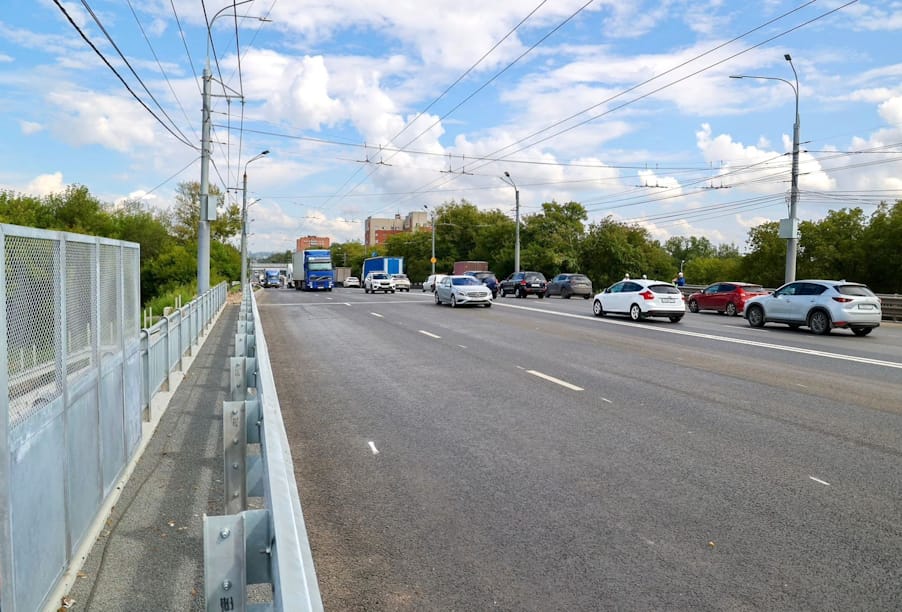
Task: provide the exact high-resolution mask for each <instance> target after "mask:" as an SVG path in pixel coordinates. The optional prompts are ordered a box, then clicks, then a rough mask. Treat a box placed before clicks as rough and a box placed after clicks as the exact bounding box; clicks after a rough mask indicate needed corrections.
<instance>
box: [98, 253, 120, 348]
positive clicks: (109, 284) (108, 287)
mask: <svg viewBox="0 0 902 612" xmlns="http://www.w3.org/2000/svg"><path fill="white" fill-rule="evenodd" d="M99 280H100V282H99V283H98V284H99V286H100V304H99V306H100V352H101V359H104V358H106V357H107V356H110V355H111V354H113V353H115V352H116V351H117V350H118V348H119V346H120V342H121V337H120V326H121V316H120V314H119V313H120V309H121V308H122V303H121V300H120V299H119V283H120V281H121V280H122V278H121V274H120V266H119V247H117V246H114V245H110V244H101V245H100V279H99Z"/></svg>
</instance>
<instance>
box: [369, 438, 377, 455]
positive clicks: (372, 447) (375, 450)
mask: <svg viewBox="0 0 902 612" xmlns="http://www.w3.org/2000/svg"><path fill="white" fill-rule="evenodd" d="M369 444H370V450H371V451H373V454H374V455H378V454H379V449H377V448H376V443H375V442H373V441H372V440H370V442H369Z"/></svg>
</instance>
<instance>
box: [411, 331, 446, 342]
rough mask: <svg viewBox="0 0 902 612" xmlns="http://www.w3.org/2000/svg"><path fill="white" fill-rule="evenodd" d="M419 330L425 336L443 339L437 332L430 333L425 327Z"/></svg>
mask: <svg viewBox="0 0 902 612" xmlns="http://www.w3.org/2000/svg"><path fill="white" fill-rule="evenodd" d="M417 331H418V332H420V333H421V334H423V335H424V336H429V337H430V338H435V339H436V340H441V339H442V337H441V336H436V335H435V334H430V333H429V332H428V331H426V330H425V329H418V330H417Z"/></svg>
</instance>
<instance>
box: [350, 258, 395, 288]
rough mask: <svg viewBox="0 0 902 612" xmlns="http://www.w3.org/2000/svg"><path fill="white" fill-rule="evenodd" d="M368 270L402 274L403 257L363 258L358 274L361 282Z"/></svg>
mask: <svg viewBox="0 0 902 612" xmlns="http://www.w3.org/2000/svg"><path fill="white" fill-rule="evenodd" d="M370 272H385V273H386V274H388V275H389V276H391V275H392V274H404V258H403V257H369V258H367V259H364V260H363V271H362V273H361V274H360V279H361V282H363V280H364V279H366V275H367V274H369V273H370Z"/></svg>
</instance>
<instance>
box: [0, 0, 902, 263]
mask: <svg viewBox="0 0 902 612" xmlns="http://www.w3.org/2000/svg"><path fill="white" fill-rule="evenodd" d="M60 4H61V5H62V7H64V8H65V9H66V12H67V13H68V14H69V16H70V17H71V18H72V20H73V21H74V22H75V23H76V24H77V25H78V26H79V28H80V29H81V30H82V32H84V35H85V36H86V37H87V38H88V39H89V40H90V41H91V42H92V43H93V44H94V45H95V46H96V47H97V49H98V50H99V51H100V52H101V53H102V55H103V56H104V57H105V58H106V60H107V61H108V62H109V63H110V64H111V65H112V66H113V68H115V70H116V72H117V73H118V74H119V75H120V76H121V78H122V80H124V81H125V83H127V84H128V86H129V87H130V88H131V89H132V91H134V92H135V94H136V95H137V97H138V98H140V100H141V101H142V102H143V103H144V104H145V105H146V106H147V107H148V108H149V109H151V110H152V111H153V114H151V112H150V111H148V110H147V109H145V108H144V107H143V106H142V105H141V103H139V102H138V101H137V100H136V99H135V97H133V96H132V95H131V94H130V93H129V91H128V89H127V88H126V86H125V85H124V84H123V82H122V80H120V79H119V78H118V77H117V76H116V74H115V73H114V72H113V70H111V69H110V68H109V67H108V66H107V65H106V64H105V63H104V62H103V60H102V59H101V58H100V57H99V56H98V54H96V53H95V52H94V50H93V49H92V48H91V47H90V46H89V45H88V43H87V42H85V40H84V39H83V38H82V36H81V35H80V34H79V32H78V30H77V29H76V28H75V27H73V25H72V24H71V23H70V22H69V21H68V19H67V18H66V16H65V15H64V13H63V11H62V10H61V9H60V7H59V6H58V5H57V4H56V3H55V2H53V1H49V0H8V1H7V2H6V3H5V9H6V10H4V11H3V16H2V17H0V108H2V109H3V110H2V113H0V142H2V145H0V189H7V190H13V191H16V192H23V193H32V194H47V193H52V192H54V191H60V190H62V189H64V188H65V187H66V186H67V185H71V184H80V185H85V186H87V187H88V188H89V189H90V191H91V192H92V193H93V194H95V195H96V196H97V197H99V198H100V199H102V200H103V201H106V202H110V203H117V202H121V201H122V200H123V199H126V198H133V199H134V198H141V199H142V200H143V201H145V202H146V203H147V204H148V205H150V206H153V207H156V208H160V209H166V208H168V207H169V206H171V203H172V199H173V194H174V190H175V188H176V187H177V185H178V183H179V182H181V181H198V180H199V178H200V160H199V155H200V154H199V145H200V129H201V125H200V124H201V112H200V108H201V95H200V88H201V85H200V75H201V72H202V70H203V66H204V62H205V57H207V55H209V56H210V58H211V63H212V68H213V73H214V79H215V82H214V85H213V90H214V94H215V98H214V102H213V110H214V118H213V123H214V137H213V139H214V141H215V144H214V145H213V161H214V168H213V169H211V181H212V182H214V183H215V184H217V185H219V186H220V188H226V187H229V188H235V187H238V186H240V184H241V175H242V173H243V172H244V170H245V169H247V174H248V200H249V201H255V200H258V201H257V202H256V203H255V204H254V205H253V206H252V207H251V208H250V211H249V217H250V218H251V219H253V221H252V222H251V225H250V230H249V231H250V232H251V234H252V235H251V237H250V249H251V251H264V250H266V251H268V250H287V249H291V248H293V245H294V241H295V239H296V238H297V237H298V236H304V235H308V234H317V235H328V236H331V237H332V239H333V240H335V241H346V240H362V239H363V220H364V219H365V218H366V217H367V216H370V215H373V216H392V215H394V214H395V213H397V212H400V213H401V214H402V215H404V214H406V213H407V212H408V211H411V210H418V209H420V210H421V209H422V207H423V206H424V205H428V206H436V205H439V204H441V203H443V202H447V201H451V200H457V201H460V200H462V199H465V200H467V201H470V202H472V203H474V204H476V205H477V206H479V207H481V208H486V209H492V208H499V209H501V210H504V211H505V212H508V213H510V214H511V216H513V202H514V193H513V189H512V188H511V187H510V186H509V185H507V184H505V183H504V182H503V181H502V180H501V179H500V177H501V176H502V175H503V174H504V172H505V171H507V172H509V173H510V175H511V177H513V179H514V181H515V182H516V184H517V186H518V188H519V190H520V199H521V213H522V214H530V213H534V212H537V211H538V210H540V205H541V203H542V202H545V201H552V200H555V201H558V202H568V201H571V200H574V201H578V202H581V203H583V204H584V205H585V206H586V208H587V209H588V210H589V213H590V220H594V219H600V218H603V217H605V216H607V215H613V216H614V217H615V218H617V219H619V220H623V221H629V222H634V223H638V224H641V225H643V226H645V227H646V228H648V230H649V231H650V232H651V234H652V236H654V237H655V238H657V239H660V240H662V241H663V240H666V239H667V238H668V237H670V236H679V235H682V236H688V235H696V236H705V237H707V238H709V239H710V240H711V241H712V242H715V243H723V242H732V243H735V244H737V245H738V246H740V247H743V246H744V245H745V240H746V237H747V234H748V230H749V228H750V227H753V226H755V225H757V224H759V223H761V222H763V221H767V220H776V219H779V218H782V217H785V216H786V215H787V201H788V192H789V184H790V181H789V179H790V155H789V152H790V151H791V148H792V124H793V120H794V110H795V94H794V90H793V87H792V86H790V85H791V84H792V85H794V83H795V76H794V74H793V67H795V69H796V71H797V73H798V80H799V104H800V116H801V141H802V146H801V149H802V153H801V155H800V168H799V170H800V178H799V188H800V199H799V217H800V218H802V219H817V218H820V217H822V216H823V215H824V214H826V213H827V211H829V210H831V209H838V208H842V207H851V206H860V207H861V208H863V209H864V210H865V212H866V213H870V212H873V210H874V208H875V206H876V205H877V204H878V203H879V202H880V201H881V200H886V201H895V200H896V199H902V61H900V54H899V52H898V40H899V33H900V30H902V2H898V1H883V2H875V1H868V2H865V1H858V2H855V1H852V2H849V1H847V0H845V1H844V0H815V1H803V0H796V1H782V0H759V1H756V2H735V1H733V0H691V1H690V0H669V1H657V2H649V1H641V0H595V1H591V2H590V1H588V0H546V1H544V2H542V1H541V0H496V1H495V2H484V1H477V0H454V1H446V0H430V2H422V1H414V0H386V1H383V0H342V1H341V2H336V1H335V0H305V1H304V2H300V1H299V0H253V1H250V2H245V3H241V4H240V5H238V6H237V8H236V9H233V8H232V7H231V5H230V4H227V3H222V4H214V3H212V2H209V1H207V2H205V3H201V1H200V0H127V1H126V2H122V0H116V1H106V0H90V1H87V0H86V1H85V2H72V1H68V2H62V1H61V2H60ZM204 9H206V13H207V17H212V16H213V15H214V14H216V13H217V11H220V9H224V10H223V11H222V13H221V14H220V16H219V17H218V18H217V19H216V20H215V22H214V23H213V28H212V45H210V46H209V47H208V42H207V37H206V34H207V31H208V30H207V25H206V24H207V22H206V19H205V16H204ZM236 13H237V15H239V17H238V18H236V17H234V16H233V15H235V14H236ZM260 17H264V18H266V19H267V21H260V19H259V18H260ZM98 22H99V23H98ZM236 31H237V36H236ZM107 35H108V36H109V38H108V37H107ZM236 38H237V44H236ZM117 49H118V51H117ZM208 49H209V50H208ZM120 53H121V55H120ZM786 53H789V54H791V57H792V65H790V63H789V62H787V61H786V60H785V59H784V54H786ZM123 57H124V59H123ZM136 75H137V76H136ZM730 75H751V76H765V77H770V79H741V80H736V79H730V78H729V76H730ZM774 79H785V80H786V81H788V82H789V83H786V82H781V81H779V80H774ZM145 88H146V89H145ZM242 94H243V97H242ZM155 116H156V117H155ZM164 125H165V127H164ZM263 150H269V151H270V154H269V155H268V156H266V157H264V158H261V159H257V160H255V161H253V162H252V163H250V164H248V163H247V161H248V160H249V159H250V158H252V157H254V156H255V155H256V154H258V153H259V152H261V151H263ZM379 162H382V163H379ZM714 187H716V189H714ZM229 197H230V198H231V199H235V200H237V201H239V202H240V192H235V191H232V192H230V196H229Z"/></svg>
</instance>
